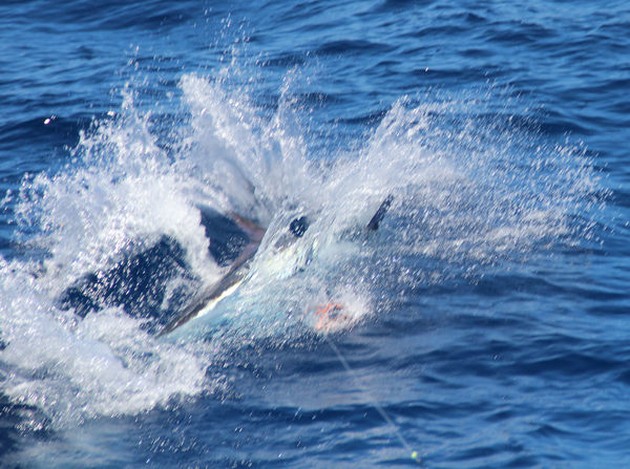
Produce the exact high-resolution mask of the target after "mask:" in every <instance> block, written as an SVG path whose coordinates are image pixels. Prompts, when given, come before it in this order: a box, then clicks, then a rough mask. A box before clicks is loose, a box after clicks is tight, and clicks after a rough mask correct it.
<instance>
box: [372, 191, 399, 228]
mask: <svg viewBox="0 0 630 469" xmlns="http://www.w3.org/2000/svg"><path fill="white" fill-rule="evenodd" d="M393 201H394V196H393V195H391V194H389V195H388V196H387V197H385V200H383V202H381V205H380V206H379V207H378V210H377V211H376V213H374V215H373V216H372V218H371V219H370V221H369V222H368V224H367V225H366V228H367V229H368V230H372V231H376V230H378V226H379V225H380V223H381V221H383V218H384V217H385V214H386V213H387V211H388V210H389V207H391V205H392V202H393Z"/></svg>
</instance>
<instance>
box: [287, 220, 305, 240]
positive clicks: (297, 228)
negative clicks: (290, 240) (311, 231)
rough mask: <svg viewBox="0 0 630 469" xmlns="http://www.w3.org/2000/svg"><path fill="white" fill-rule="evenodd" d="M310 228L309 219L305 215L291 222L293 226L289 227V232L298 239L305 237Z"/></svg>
mask: <svg viewBox="0 0 630 469" xmlns="http://www.w3.org/2000/svg"><path fill="white" fill-rule="evenodd" d="M308 226H309V223H308V219H307V218H306V216H305V215H303V216H301V217H299V218H296V219H294V220H293V221H292V222H291V224H290V225H289V231H291V233H293V236H295V237H296V238H301V237H302V236H304V233H306V230H307V229H308Z"/></svg>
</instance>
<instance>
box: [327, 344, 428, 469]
mask: <svg viewBox="0 0 630 469" xmlns="http://www.w3.org/2000/svg"><path fill="white" fill-rule="evenodd" d="M323 335H324V338H325V339H326V342H327V343H328V345H329V346H330V348H331V349H332V351H333V352H335V355H336V356H337V359H338V360H339V362H340V363H341V365H342V366H343V367H344V368H345V370H346V371H347V372H348V374H349V375H350V376H351V378H352V380H353V381H354V382H355V384H356V385H357V386H359V387H360V388H361V389H362V390H363V393H364V394H365V395H366V396H367V397H368V400H369V401H370V404H371V405H372V407H373V408H374V410H376V412H378V414H379V415H380V416H381V417H382V418H383V420H384V421H385V423H387V425H389V427H390V429H391V432H392V434H393V435H394V436H396V438H397V439H398V441H399V442H400V444H401V446H402V447H403V448H404V449H405V450H406V451H408V454H409V455H410V457H411V459H412V460H414V461H415V462H416V463H418V464H422V460H421V458H420V454H419V453H418V451H416V450H414V449H413V448H412V446H411V445H410V444H409V442H408V441H407V439H406V438H405V437H404V435H403V434H402V432H401V431H400V427H399V426H398V425H396V423H395V422H394V421H393V420H392V418H391V417H390V416H389V414H388V413H387V411H386V410H385V409H384V408H383V406H382V405H381V404H380V403H379V401H378V400H377V399H376V398H375V397H374V396H373V395H372V394H370V393H369V392H368V391H367V390H366V389H365V387H364V386H363V385H362V383H361V381H360V379H359V377H358V375H357V373H356V372H355V371H354V370H353V369H352V367H351V366H350V363H348V360H346V358H345V357H344V356H343V355H342V354H341V351H340V350H339V348H338V347H337V345H336V344H335V343H334V342H333V340H332V339H331V338H330V336H329V335H328V334H323Z"/></svg>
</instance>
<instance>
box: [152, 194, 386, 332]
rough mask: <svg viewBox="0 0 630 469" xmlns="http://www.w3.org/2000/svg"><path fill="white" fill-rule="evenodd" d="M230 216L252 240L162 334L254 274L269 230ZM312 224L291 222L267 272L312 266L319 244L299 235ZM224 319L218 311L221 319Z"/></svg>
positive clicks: (372, 224)
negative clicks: (302, 243) (305, 242)
mask: <svg viewBox="0 0 630 469" xmlns="http://www.w3.org/2000/svg"><path fill="white" fill-rule="evenodd" d="M393 200H394V198H393V196H391V195H389V196H387V198H386V199H385V200H384V201H383V202H382V203H381V205H380V206H379V208H378V210H377V211H376V213H375V214H374V215H373V216H372V218H371V219H370V221H369V223H368V224H367V225H366V226H365V230H367V231H368V232H369V231H375V230H377V229H378V227H379V224H380V222H381V221H382V219H383V218H384V216H385V214H386V213H387V211H388V210H389V208H390V206H391V204H392V202H393ZM230 217H231V218H232V219H233V220H234V222H235V223H236V224H237V225H238V226H239V227H240V228H241V230H242V231H244V232H245V234H247V236H248V238H249V243H248V244H247V245H246V246H245V248H244V249H243V250H242V252H241V253H240V255H239V256H238V258H237V259H236V260H235V261H234V262H233V263H232V264H231V265H230V266H229V267H228V268H227V272H226V274H225V275H224V276H223V277H222V278H221V279H220V280H219V281H218V282H216V283H214V284H212V285H210V286H209V287H208V288H207V289H205V290H203V291H202V292H201V293H200V294H198V295H197V296H196V297H195V298H194V299H193V300H192V301H191V302H190V303H189V304H188V306H186V307H185V308H184V309H183V310H182V311H181V313H180V314H179V315H178V316H177V317H176V318H175V319H174V320H172V321H171V322H170V323H168V324H166V326H164V328H163V329H162V330H161V331H160V332H159V334H158V335H159V336H166V335H172V334H173V333H174V332H177V331H178V330H180V328H182V326H184V325H186V324H188V323H190V322H191V321H193V320H195V319H196V318H200V317H203V316H207V315H209V314H212V313H216V312H217V311H215V310H216V308H217V307H218V306H219V305H220V304H221V303H222V302H223V301H224V300H226V299H227V298H229V297H231V296H232V295H234V294H235V293H236V292H237V291H238V290H239V288H240V287H241V286H242V285H243V283H244V282H246V281H247V280H248V279H249V278H250V277H251V273H252V271H251V268H252V264H253V263H254V261H255V260H256V257H257V254H258V252H259V248H260V246H261V245H262V244H264V239H265V236H266V235H267V234H268V230H267V229H265V228H262V227H260V226H258V225H257V224H255V223H254V222H252V221H250V220H247V219H245V218H243V217H241V216H239V215H237V214H230ZM308 227H309V221H308V219H307V217H306V216H301V217H298V218H295V219H293V220H292V221H291V223H290V224H289V230H288V231H289V233H287V234H286V236H284V237H281V238H280V241H279V242H278V243H276V246H275V248H276V249H274V250H273V251H274V252H273V256H272V257H270V258H269V259H266V261H267V262H265V263H264V266H265V268H264V269H263V271H264V272H265V273H268V274H270V275H274V274H276V275H291V274H292V273H294V272H295V271H296V270H299V269H301V268H304V267H305V266H306V265H308V264H309V263H310V262H311V260H312V258H313V256H314V254H315V251H316V246H306V247H305V246H298V243H297V241H298V238H301V237H302V236H303V235H304V233H305V232H306V230H307V229H308ZM221 319H223V315H221V314H218V315H217V320H221Z"/></svg>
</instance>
